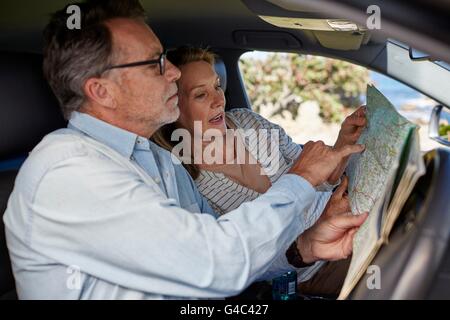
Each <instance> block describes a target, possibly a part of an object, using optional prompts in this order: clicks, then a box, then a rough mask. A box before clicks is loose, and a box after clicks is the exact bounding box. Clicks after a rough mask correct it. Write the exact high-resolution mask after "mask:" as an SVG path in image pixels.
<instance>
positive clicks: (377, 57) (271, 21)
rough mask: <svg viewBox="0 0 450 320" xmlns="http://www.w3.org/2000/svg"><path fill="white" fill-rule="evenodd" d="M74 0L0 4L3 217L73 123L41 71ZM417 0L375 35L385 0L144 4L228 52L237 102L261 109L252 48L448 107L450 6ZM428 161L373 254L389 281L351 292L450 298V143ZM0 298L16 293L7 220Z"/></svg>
mask: <svg viewBox="0 0 450 320" xmlns="http://www.w3.org/2000/svg"><path fill="white" fill-rule="evenodd" d="M70 2H71V1H66V0H58V1H50V0H43V1H39V2H37V1H31V0H27V1H19V2H17V1H9V0H8V1H4V2H3V3H2V4H0V7H1V9H0V30H2V32H0V86H1V89H0V101H1V107H0V137H1V138H0V212H1V214H2V215H3V213H4V211H5V210H6V206H7V201H8V197H9V194H10V193H11V191H12V188H13V186H14V180H15V176H16V174H17V172H18V170H19V168H20V165H21V164H22V163H23V161H24V160H25V159H26V157H27V154H28V153H29V152H30V151H31V150H32V149H33V147H34V146H35V145H36V144H37V143H38V142H39V141H40V140H41V139H42V138H43V136H45V135H46V134H48V133H50V132H51V131H53V130H55V129H58V128H61V127H64V126H65V125H66V122H65V120H64V119H63V117H62V115H61V112H60V110H59V107H58V102H57V101H56V98H55V97H54V95H53V93H52V91H51V89H50V87H49V86H48V84H47V82H46V80H45V79H44V77H43V74H42V53H41V51H42V48H41V39H42V35H41V33H42V30H43V28H44V26H45V24H46V22H47V20H48V17H49V15H50V13H51V12H54V11H56V10H58V9H60V8H62V7H63V6H64V5H66V4H68V3H70ZM378 2H379V1H378ZM418 2H420V3H421V5H422V7H419V6H415V5H410V6H408V4H405V3H403V4H400V1H385V2H384V3H385V4H384V5H390V6H392V7H393V8H399V9H401V10H403V9H404V10H406V11H401V10H400V11H396V12H397V15H395V14H394V13H392V12H391V11H389V13H387V15H386V16H387V18H386V21H385V23H386V26H389V27H390V28H387V29H382V30H383V31H382V32H376V30H375V31H374V30H369V29H368V28H367V27H366V26H364V24H363V23H362V21H365V20H364V19H366V18H367V16H368V15H367V13H366V11H365V9H364V10H363V11H362V10H359V9H361V8H367V6H368V5H369V3H377V1H359V2H358V1H340V2H339V3H337V1H303V0H301V1H283V0H227V1H206V0H192V1H176V0H165V1H152V0H141V3H142V4H143V6H144V8H145V10H146V12H147V15H148V23H149V25H150V26H151V27H152V29H153V30H154V31H155V33H156V35H157V36H158V37H159V38H160V39H161V42H162V43H163V45H164V46H166V47H167V48H168V49H170V48H175V47H178V46H180V45H186V44H190V45H199V46H203V47H206V46H207V47H209V48H211V49H212V50H213V51H214V52H215V53H216V54H217V55H218V59H217V61H216V66H215V67H216V72H217V73H218V74H219V76H220V78H221V83H222V87H223V89H224V91H225V95H226V99H227V109H231V108H237V107H247V108H251V103H250V101H249V99H248V97H247V95H246V92H245V88H244V84H243V79H242V77H241V74H240V71H239V67H238V62H239V58H240V57H241V55H242V54H244V53H246V52H248V51H252V50H261V51H273V52H291V53H297V54H310V55H320V56H325V57H332V58H335V59H340V60H346V61H349V62H352V63H354V64H358V65H361V66H363V67H365V68H368V69H370V70H375V71H377V72H379V73H382V74H384V75H387V76H389V77H391V78H393V79H396V80H398V81H400V82H402V83H404V84H406V85H408V86H410V87H411V88H414V89H415V90H417V91H419V92H421V93H423V94H425V95H427V96H429V97H431V98H432V99H434V100H435V101H437V102H438V103H440V104H441V105H442V106H444V107H447V108H448V106H450V95H449V94H448V91H449V90H448V89H450V87H449V83H450V66H449V65H448V63H450V56H449V52H450V41H449V39H448V37H446V36H444V35H443V34H444V33H445V34H446V35H447V36H448V32H449V31H450V27H449V19H448V14H449V13H450V7H449V6H445V5H444V4H442V3H441V2H438V1H429V2H426V1H418ZM424 2H426V4H424ZM380 6H381V4H380ZM396 6H397V7H396ZM398 6H400V7H398ZM390 8H391V7H390ZM358 10H359V11H360V12H359V11H358ZM382 10H383V6H382ZM358 12H359V13H358ZM382 12H383V11H382ZM402 12H407V13H408V14H401V13H402ZM420 12H421V14H422V15H421V17H422V18H421V19H422V20H421V21H422V25H421V27H417V26H416V25H413V24H412V23H411V21H410V20H411V19H414V17H416V16H417V14H419V13H420ZM382 14H383V13H382ZM405 16H406V17H405ZM429 19H432V20H429ZM382 21H383V20H382ZM382 23H384V22H382ZM433 23H434V25H439V26H440V27H439V30H438V31H435V30H434V29H429V28H433ZM400 27H401V28H400ZM430 30H434V31H433V32H430ZM414 40H416V41H414ZM407 43H410V44H414V46H416V47H417V48H418V49H421V50H426V52H427V53H429V54H430V55H431V57H433V59H425V60H421V61H415V60H413V59H411V58H410V50H409V49H410V46H409V45H408V44H407ZM436 61H439V62H436ZM425 160H426V165H427V172H426V174H425V175H424V176H422V177H421V178H420V180H419V181H418V183H417V184H416V186H415V188H414V190H413V192H412V193H411V195H410V197H409V199H408V201H407V203H406V205H405V206H404V208H403V210H402V213H401V214H400V217H399V218H398V220H397V222H396V226H395V228H394V230H393V233H392V234H391V236H390V239H389V240H390V241H389V244H388V245H384V246H383V247H382V248H381V250H380V251H379V252H378V254H377V255H376V257H375V259H374V263H376V264H378V265H379V266H380V267H381V268H382V269H383V277H382V289H381V290H368V289H367V286H366V285H365V283H366V280H367V277H368V275H365V276H364V277H363V278H362V279H361V280H360V281H359V283H358V285H357V286H356V288H355V289H354V290H353V292H352V294H351V295H350V297H349V299H450V289H449V288H450V238H449V236H450V204H449V201H448V190H450V149H448V148H447V147H444V146H442V147H441V148H437V149H435V150H432V151H430V152H428V153H427V154H426V155H425ZM0 299H17V295H16V292H15V286H14V277H13V274H12V271H11V264H10V260H9V256H8V250H7V246H6V241H5V235H4V225H3V219H1V220H0Z"/></svg>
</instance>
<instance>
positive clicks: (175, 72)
mask: <svg viewBox="0 0 450 320" xmlns="http://www.w3.org/2000/svg"><path fill="white" fill-rule="evenodd" d="M164 76H165V77H166V79H167V80H169V81H170V82H175V81H177V80H178V79H180V77H181V71H180V69H178V68H177V67H176V66H175V65H173V64H172V62H170V61H169V60H166V72H165V73H164Z"/></svg>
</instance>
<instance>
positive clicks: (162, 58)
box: [103, 50, 167, 75]
mask: <svg viewBox="0 0 450 320" xmlns="http://www.w3.org/2000/svg"><path fill="white" fill-rule="evenodd" d="M166 55H167V50H164V52H163V53H161V55H160V56H159V58H158V59H153V60H145V61H138V62H131V63H125V64H119V65H116V66H109V67H107V68H105V70H103V72H105V71H107V70H111V69H118V68H129V67H137V66H145V65H151V64H159V73H160V74H161V75H163V74H164V72H165V71H166Z"/></svg>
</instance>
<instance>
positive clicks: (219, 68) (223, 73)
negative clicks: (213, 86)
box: [214, 56, 227, 92]
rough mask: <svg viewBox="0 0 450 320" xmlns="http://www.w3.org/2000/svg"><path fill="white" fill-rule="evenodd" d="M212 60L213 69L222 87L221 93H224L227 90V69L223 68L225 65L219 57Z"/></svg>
mask: <svg viewBox="0 0 450 320" xmlns="http://www.w3.org/2000/svg"><path fill="white" fill-rule="evenodd" d="M214 60H215V63H214V69H215V70H216V73H217V75H218V76H219V78H220V84H221V86H222V89H223V92H225V91H226V90H227V68H226V67H225V63H224V62H223V60H222V59H221V58H220V57H218V56H216V57H215V59H214Z"/></svg>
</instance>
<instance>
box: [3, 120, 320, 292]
mask: <svg viewBox="0 0 450 320" xmlns="http://www.w3.org/2000/svg"><path fill="white" fill-rule="evenodd" d="M314 197H315V190H314V188H313V187H312V186H311V185H310V184H309V183H308V182H307V181H306V180H304V179H302V178H301V177H299V176H296V175H292V174H287V175H285V176H283V177H282V178H280V179H279V181H277V182H276V183H274V184H273V186H272V187H271V188H270V189H269V191H267V193H265V194H263V195H261V196H260V197H258V199H256V200H254V201H252V202H248V203H245V204H243V205H242V206H240V207H239V208H238V209H236V210H234V211H231V212H230V213H228V214H227V215H224V216H222V217H220V218H217V217H216V215H215V213H214V212H213V211H212V209H211V208H210V207H209V205H208V204H207V202H206V201H205V200H204V199H203V198H202V196H201V195H200V194H199V192H198V191H197V189H196V188H195V185H194V183H193V181H192V179H191V177H190V176H189V175H188V174H187V172H186V171H185V170H184V168H183V167H182V166H181V165H179V164H174V162H173V161H172V157H171V154H170V153H169V152H168V151H166V150H164V149H162V148H160V147H158V146H157V145H155V144H154V143H152V142H151V141H149V140H148V139H146V138H143V137H139V136H137V135H136V134H134V133H131V132H128V131H125V130H122V129H120V128H117V127H114V126H112V125H110V124H108V123H105V122H103V121H100V120H98V119H96V118H94V117H91V116H89V115H87V114H83V113H77V112H74V113H73V116H72V118H71V120H70V122H69V125H68V128H67V129H61V130H57V131H55V132H53V133H51V134H49V135H47V136H46V137H45V138H44V139H43V140H42V141H41V142H40V143H39V144H38V145H37V146H36V147H35V148H34V149H33V151H32V152H31V153H30V156H29V157H28V159H27V160H26V162H25V163H24V164H23V166H22V168H21V170H20V172H19V174H18V176H17V179H16V183H15V186H14V190H13V192H12V194H11V197H10V199H9V202H8V207H7V210H6V213H5V215H4V221H5V230H6V236H7V244H8V248H9V251H10V256H11V260H12V266H13V271H14V276H15V279H16V286H17V292H18V295H19V298H22V299H47V298H49V299H168V298H221V297H226V296H230V295H234V294H237V293H238V292H240V291H241V290H243V289H245V288H246V287H247V286H248V285H249V284H250V283H252V282H253V281H255V280H260V279H270V278H272V277H273V276H275V275H278V274H281V273H283V272H286V271H287V270H291V268H292V267H291V266H290V265H289V264H288V263H287V261H286V257H285V254H284V252H285V251H286V249H287V247H288V246H289V245H290V243H291V242H292V241H293V240H294V239H295V238H296V237H297V236H298V234H300V233H302V232H303V231H304V228H305V224H304V220H305V216H304V215H305V212H307V209H308V208H309V206H310V205H311V203H312V202H313V200H314Z"/></svg>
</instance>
